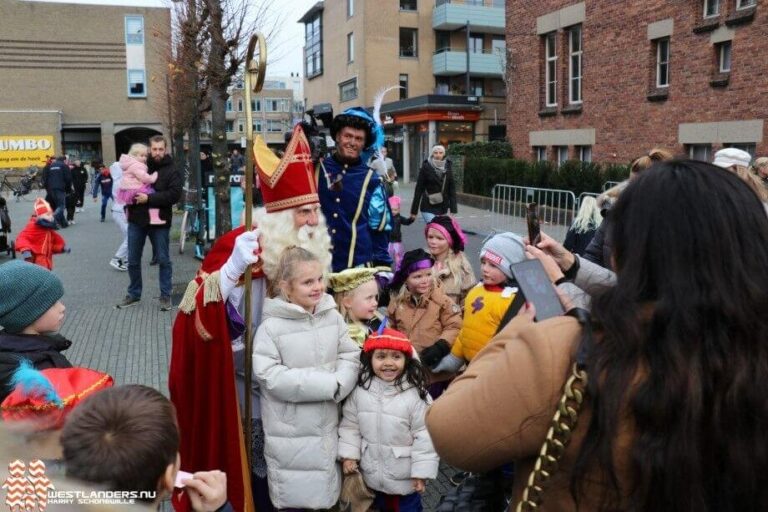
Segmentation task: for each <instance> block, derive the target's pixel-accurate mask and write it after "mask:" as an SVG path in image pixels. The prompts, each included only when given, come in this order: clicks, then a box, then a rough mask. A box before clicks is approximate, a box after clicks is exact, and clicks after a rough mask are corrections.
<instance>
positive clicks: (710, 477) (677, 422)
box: [571, 161, 768, 512]
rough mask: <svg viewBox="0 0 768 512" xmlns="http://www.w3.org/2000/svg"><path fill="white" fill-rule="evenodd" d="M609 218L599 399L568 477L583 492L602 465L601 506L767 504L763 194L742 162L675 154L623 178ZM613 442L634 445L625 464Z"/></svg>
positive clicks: (599, 304) (767, 303) (767, 250)
mask: <svg viewBox="0 0 768 512" xmlns="http://www.w3.org/2000/svg"><path fill="white" fill-rule="evenodd" d="M614 219H615V222H614V224H613V226H612V229H613V232H612V235H613V241H614V245H613V248H614V258H615V263H616V269H617V283H616V286H615V287H614V288H612V289H610V290H609V291H607V292H606V293H604V294H603V295H601V296H597V297H595V298H594V302H593V309H592V314H593V319H594V321H595V324H596V327H597V329H598V330H597V335H596V343H595V346H594V350H593V351H592V353H591V355H590V358H589V362H588V363H589V366H588V369H589V373H590V381H589V389H588V391H589V394H590V399H591V401H592V407H593V412H592V417H591V420H590V423H589V428H588V433H587V436H586V438H585V441H584V442H583V444H582V446H581V448H580V452H579V455H578V459H577V461H576V465H575V468H574V471H573V477H572V480H571V492H572V493H573V495H574V498H577V501H578V497H579V496H585V495H586V494H587V493H589V492H591V491H594V489H595V487H593V486H590V485H589V483H588V482H587V478H585V477H586V475H592V476H594V475H595V474H596V473H595V472H597V474H598V475H599V476H600V477H601V479H602V481H603V483H604V484H607V487H603V489H604V490H605V491H604V492H603V493H602V495H601V496H597V498H599V501H600V505H601V506H600V510H616V509H617V508H619V509H621V510H629V511H637V512H639V511H642V512H646V511H647V512H650V511H660V510H670V511H675V512H694V511H695V512H702V511H704V512H706V511H718V512H731V511H733V512H736V511H746V510H760V509H763V508H764V507H766V503H768V485H766V484H765V482H764V480H765V475H766V470H768V217H767V216H766V212H765V210H764V208H763V204H762V203H761V202H760V200H759V199H758V198H757V196H756V195H755V193H754V192H753V191H752V190H751V189H750V188H749V186H748V185H747V184H746V183H744V182H743V181H742V180H741V179H739V178H738V176H736V175H735V174H733V173H730V172H728V171H726V170H723V169H720V168H718V167H715V166H712V165H709V164H706V163H702V162H693V161H671V162H664V163H659V164H657V165H655V166H654V167H652V168H651V169H649V170H648V171H646V172H644V173H643V174H642V175H640V176H638V178H637V179H636V180H634V181H633V183H631V184H630V185H629V186H628V187H627V189H626V190H625V191H624V192H623V193H622V195H621V197H620V198H619V201H618V202H617V204H616V206H615V208H614ZM627 427H628V428H627ZM620 436H624V439H623V440H625V441H629V442H630V443H631V444H630V445H629V446H630V448H629V451H628V453H627V452H626V445H625V446H624V447H619V446H617V445H616V444H615V442H616V439H617V437H620ZM614 450H615V454H616V455H618V456H619V457H621V456H623V455H624V454H626V459H624V460H622V459H618V460H619V461H621V462H624V463H626V466H625V467H624V465H623V464H622V467H618V466H617V465H616V462H617V459H616V458H614ZM626 477H628V478H629V481H628V482H627V480H626ZM619 481H621V483H622V489H621V490H619ZM626 484H628V485H629V487H626V486H625V485H626Z"/></svg>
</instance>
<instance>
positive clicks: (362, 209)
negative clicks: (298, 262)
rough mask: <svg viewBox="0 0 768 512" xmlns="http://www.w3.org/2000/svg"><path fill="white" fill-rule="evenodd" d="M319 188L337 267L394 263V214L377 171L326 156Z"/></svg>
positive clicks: (321, 165) (337, 270)
mask: <svg viewBox="0 0 768 512" xmlns="http://www.w3.org/2000/svg"><path fill="white" fill-rule="evenodd" d="M317 175H318V176H317V178H318V185H317V192H318V195H319V196H320V206H321V208H322V211H323V215H325V218H326V221H327V222H328V230H329V231H330V234H331V243H332V244H333V262H332V265H333V271H334V272H340V271H342V270H344V269H347V268H352V267H357V266H360V265H367V264H375V265H391V264H392V258H390V256H389V253H388V252H387V246H388V244H389V232H390V231H391V229H392V215H391V212H390V209H389V203H388V202H387V193H386V190H385V189H384V186H383V184H382V183H381V179H380V178H379V177H378V176H377V175H376V172H375V171H374V170H373V169H371V168H370V167H368V166H367V165H366V164H364V163H362V160H361V161H360V162H359V163H358V164H356V165H346V164H342V163H340V162H338V161H337V160H336V159H335V158H333V157H331V158H326V159H324V160H323V161H322V162H321V163H320V164H318V169H317Z"/></svg>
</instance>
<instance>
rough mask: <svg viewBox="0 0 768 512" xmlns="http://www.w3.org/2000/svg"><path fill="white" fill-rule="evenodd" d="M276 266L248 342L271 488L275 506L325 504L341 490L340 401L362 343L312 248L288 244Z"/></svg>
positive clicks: (354, 375) (351, 379) (348, 387)
mask: <svg viewBox="0 0 768 512" xmlns="http://www.w3.org/2000/svg"><path fill="white" fill-rule="evenodd" d="M278 269H279V270H278V275H277V277H276V278H275V281H276V284H277V285H278V286H279V288H280V297H277V298H274V299H267V300H266V301H265V303H264V309H263V312H262V321H261V324H260V325H259V329H258V331H257V332H256V340H255V343H254V347H253V372H254V375H255V376H256V380H257V381H258V383H259V390H260V394H261V418H262V422H263V424H264V458H265V459H266V461H267V481H268V486H269V496H270V498H271V500H272V504H273V505H274V506H275V508H276V509H278V510H281V509H289V508H291V509H310V510H318V509H329V508H331V507H333V506H334V505H335V504H336V502H337V501H338V499H339V494H340V492H341V468H340V467H339V464H338V461H337V453H338V441H339V434H338V426H339V405H338V404H339V403H340V402H341V401H342V400H343V399H344V398H345V397H346V396H347V395H349V393H350V392H351V391H352V389H353V388H354V387H355V383H356V381H357V376H358V373H359V367H360V348H359V346H358V345H357V344H356V343H355V342H354V341H352V339H351V338H350V337H349V335H348V334H347V325H346V323H345V321H344V318H343V317H342V316H341V314H339V312H338V311H337V310H336V303H335V302H334V301H333V298H332V297H331V296H330V295H328V294H327V293H325V281H324V279H323V267H322V265H321V264H320V262H319V261H318V259H317V257H316V256H314V255H313V254H312V253H310V252H309V251H307V250H306V249H302V248H300V247H290V248H288V249H286V250H285V251H284V252H283V254H282V255H281V257H280V264H279V266H278Z"/></svg>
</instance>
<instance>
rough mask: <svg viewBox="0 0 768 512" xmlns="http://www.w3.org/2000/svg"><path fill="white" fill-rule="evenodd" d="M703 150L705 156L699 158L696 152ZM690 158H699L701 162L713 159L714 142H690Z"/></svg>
mask: <svg viewBox="0 0 768 512" xmlns="http://www.w3.org/2000/svg"><path fill="white" fill-rule="evenodd" d="M700 151H703V152H704V158H701V159H699V158H697V157H696V153H698V152H700ZM688 158H690V159H691V160H699V161H701V162H711V161H712V144H689V145H688Z"/></svg>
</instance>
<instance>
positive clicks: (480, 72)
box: [432, 48, 504, 78]
mask: <svg viewBox="0 0 768 512" xmlns="http://www.w3.org/2000/svg"><path fill="white" fill-rule="evenodd" d="M503 60H504V59H503V56H502V55H500V54H499V52H498V51H492V52H491V51H489V52H483V53H480V52H471V53H470V54H469V74H470V75H471V76H476V77H486V78H502V77H503V76H504V70H503ZM466 73H467V52H466V51H455V50H451V49H450V48H444V49H441V50H438V51H436V52H435V54H434V55H432V74H434V75H435V76H456V75H464V74H466Z"/></svg>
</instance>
